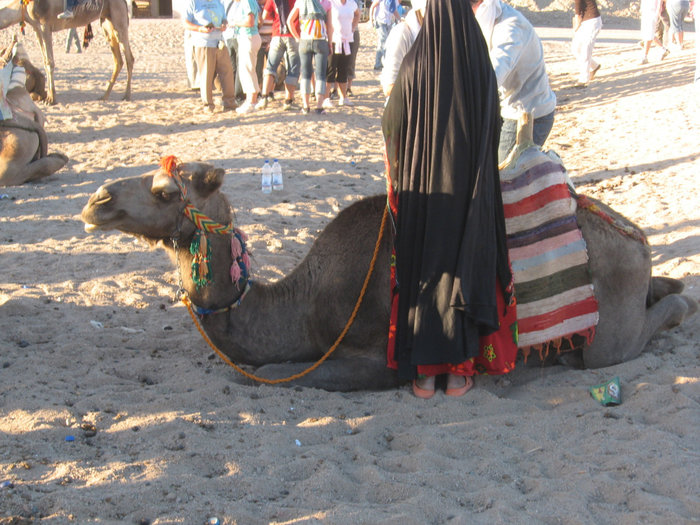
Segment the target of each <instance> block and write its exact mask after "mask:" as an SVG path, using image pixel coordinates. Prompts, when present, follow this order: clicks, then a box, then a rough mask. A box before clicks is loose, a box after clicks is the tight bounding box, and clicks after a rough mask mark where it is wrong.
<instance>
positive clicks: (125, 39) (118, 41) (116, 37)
mask: <svg viewBox="0 0 700 525" xmlns="http://www.w3.org/2000/svg"><path fill="white" fill-rule="evenodd" d="M127 23H128V21H127ZM102 29H103V31H104V33H105V37H106V38H107V43H108V44H109V47H110V49H111V51H112V58H113V59H114V69H113V70H112V76H111V77H110V79H109V84H108V85H107V90H106V91H105V94H104V95H103V96H102V100H107V99H109V95H110V94H111V93H112V88H113V87H114V83H115V82H116V80H117V77H118V76H119V73H120V72H121V70H122V68H123V67H124V62H126V90H125V92H124V100H131V77H132V74H133V71H134V55H133V54H132V52H131V46H130V45H129V29H128V26H126V25H125V27H122V28H120V29H117V28H116V26H115V25H114V23H113V22H112V20H109V19H105V20H103V21H102ZM122 51H123V53H124V58H123V59H122Z"/></svg>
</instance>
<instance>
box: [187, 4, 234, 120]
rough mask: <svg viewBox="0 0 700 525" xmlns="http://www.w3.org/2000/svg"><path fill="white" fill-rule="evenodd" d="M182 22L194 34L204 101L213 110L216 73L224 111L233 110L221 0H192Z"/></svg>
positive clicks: (229, 62) (229, 65) (232, 91)
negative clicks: (223, 35)
mask: <svg viewBox="0 0 700 525" xmlns="http://www.w3.org/2000/svg"><path fill="white" fill-rule="evenodd" d="M183 24H184V26H185V29H187V30H189V31H190V32H191V36H192V45H193V46H194V53H195V60H196V62H197V71H198V72H199V93H200V96H201V98H202V102H204V105H205V106H207V108H208V109H209V111H214V97H213V86H214V77H215V76H217V77H218V78H219V82H220V83H221V91H222V93H223V106H224V111H228V110H231V109H234V108H235V107H236V99H235V91H234V85H233V69H232V68H231V60H230V58H229V54H228V51H227V50H226V46H225V45H224V42H223V37H222V31H224V30H225V29H226V25H227V24H226V14H225V11H224V5H223V4H222V3H221V1H220V0H191V1H190V2H189V4H188V5H187V8H186V9H185V16H184V19H183Z"/></svg>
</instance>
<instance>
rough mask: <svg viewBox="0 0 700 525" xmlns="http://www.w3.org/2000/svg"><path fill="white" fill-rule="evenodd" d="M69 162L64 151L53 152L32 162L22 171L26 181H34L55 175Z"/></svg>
mask: <svg viewBox="0 0 700 525" xmlns="http://www.w3.org/2000/svg"><path fill="white" fill-rule="evenodd" d="M67 163H68V157H66V156H65V155H64V154H63V153H51V154H49V155H47V156H46V157H43V158H41V159H39V160H35V161H34V162H30V163H29V164H27V166H25V167H24V168H23V169H22V170H21V171H22V175H23V177H24V182H32V181H35V180H39V179H43V178H44V177H48V176H49V175H53V174H54V173H56V172H57V171H58V170H60V169H61V168H62V167H63V166H65V165H66V164H67Z"/></svg>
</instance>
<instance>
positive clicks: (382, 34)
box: [374, 24, 391, 69]
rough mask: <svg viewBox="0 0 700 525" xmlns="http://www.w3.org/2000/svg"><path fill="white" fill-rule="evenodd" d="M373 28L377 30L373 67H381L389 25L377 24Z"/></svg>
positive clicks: (389, 29)
mask: <svg viewBox="0 0 700 525" xmlns="http://www.w3.org/2000/svg"><path fill="white" fill-rule="evenodd" d="M375 29H376V30H377V55H376V56H375V58H374V69H381V68H382V64H383V62H384V54H385V53H386V38H387V37H388V36H389V32H390V31H391V25H390V24H377V26H376V27H375Z"/></svg>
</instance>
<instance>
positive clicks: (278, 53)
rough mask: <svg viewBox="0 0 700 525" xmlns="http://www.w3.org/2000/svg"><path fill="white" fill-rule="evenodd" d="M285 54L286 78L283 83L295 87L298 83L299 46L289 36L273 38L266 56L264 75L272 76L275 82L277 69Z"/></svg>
mask: <svg viewBox="0 0 700 525" xmlns="http://www.w3.org/2000/svg"><path fill="white" fill-rule="evenodd" d="M285 51H286V52H287V57H288V59H289V60H288V61H287V64H286V65H287V78H286V79H285V81H284V83H285V84H287V85H290V86H296V85H297V83H298V82H299V68H300V63H299V44H297V41H296V40H294V37H291V36H274V37H272V41H271V42H270V51H268V54H267V67H266V68H265V73H266V74H268V75H272V76H273V77H274V79H275V82H276V81H277V68H278V67H279V65H280V62H281V61H282V59H283V58H284V52H285Z"/></svg>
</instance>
